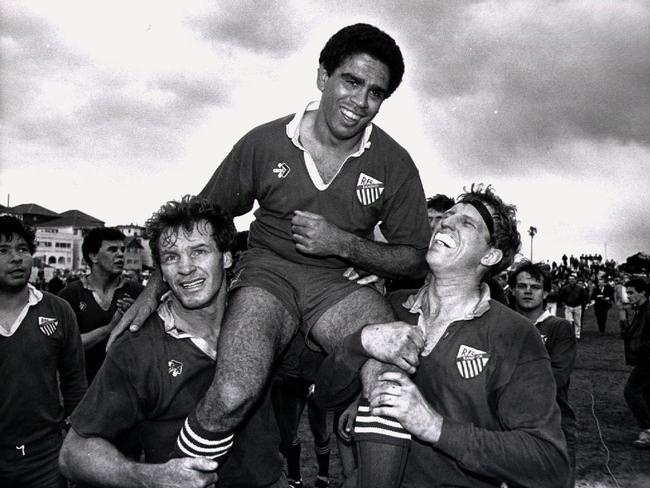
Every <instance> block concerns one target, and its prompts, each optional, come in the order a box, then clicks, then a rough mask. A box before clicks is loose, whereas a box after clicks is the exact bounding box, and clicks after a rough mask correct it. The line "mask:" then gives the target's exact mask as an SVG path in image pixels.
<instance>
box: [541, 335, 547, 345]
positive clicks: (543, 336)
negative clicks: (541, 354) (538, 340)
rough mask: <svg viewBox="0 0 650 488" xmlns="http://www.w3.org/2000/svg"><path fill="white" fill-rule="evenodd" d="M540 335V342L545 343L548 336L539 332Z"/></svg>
mask: <svg viewBox="0 0 650 488" xmlns="http://www.w3.org/2000/svg"><path fill="white" fill-rule="evenodd" d="M541 336H542V342H543V343H544V344H546V341H547V340H548V336H547V335H546V334H541Z"/></svg>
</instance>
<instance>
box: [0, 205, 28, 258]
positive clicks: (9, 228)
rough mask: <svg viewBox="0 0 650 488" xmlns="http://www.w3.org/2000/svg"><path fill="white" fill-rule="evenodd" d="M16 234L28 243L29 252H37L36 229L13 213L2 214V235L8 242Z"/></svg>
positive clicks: (0, 228) (0, 220)
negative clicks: (12, 214)
mask: <svg viewBox="0 0 650 488" xmlns="http://www.w3.org/2000/svg"><path fill="white" fill-rule="evenodd" d="M14 234H16V235H18V236H20V237H22V238H23V239H24V240H25V242H26V243H27V249H29V254H32V255H33V254H34V253H35V252H36V233H35V232H34V229H32V228H31V227H28V226H26V225H25V224H23V221H22V220H20V219H17V218H16V217H13V216H11V215H2V216H0V235H1V236H3V237H4V238H5V240H6V241H7V242H9V241H11V240H13V236H14Z"/></svg>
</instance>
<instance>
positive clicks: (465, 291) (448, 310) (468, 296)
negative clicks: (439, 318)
mask: <svg viewBox="0 0 650 488" xmlns="http://www.w3.org/2000/svg"><path fill="white" fill-rule="evenodd" d="M428 294H429V299H430V300H434V301H437V302H438V304H439V307H438V308H439V309H440V311H441V312H442V313H444V314H445V315H447V316H449V317H462V316H464V315H465V312H466V311H467V310H468V309H469V308H471V307H472V306H474V307H475V306H476V305H478V302H479V301H480V299H481V282H480V281H477V280H476V279H472V278H468V276H467V275H464V274H462V273H461V274H452V275H450V274H447V275H442V276H438V275H436V274H432V276H431V278H430V280H429V285H428Z"/></svg>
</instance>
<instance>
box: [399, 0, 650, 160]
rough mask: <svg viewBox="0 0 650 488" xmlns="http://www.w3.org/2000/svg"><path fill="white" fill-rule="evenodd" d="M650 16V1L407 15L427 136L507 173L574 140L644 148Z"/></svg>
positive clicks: (648, 129) (470, 7)
mask: <svg viewBox="0 0 650 488" xmlns="http://www.w3.org/2000/svg"><path fill="white" fill-rule="evenodd" d="M648 14H650V4H648V3H647V2H618V1H617V2H599V3H597V4H594V3H593V2H549V3H543V4H540V3H539V2H533V1H518V2H502V1H488V2H478V3H471V4H466V5H465V6H464V7H461V8H459V9H457V10H456V11H455V12H451V11H449V10H445V11H443V12H442V13H441V15H434V12H429V18H430V22H420V23H419V24H418V23H417V22H414V19H412V18H411V20H410V21H407V22H410V23H408V25H407V27H406V30H405V32H407V36H408V38H409V41H408V42H409V44H411V45H412V46H413V47H414V48H415V49H416V51H415V56H413V57H414V59H413V60H412V61H411V63H410V66H411V70H412V72H411V76H413V77H414V78H415V80H414V81H415V83H416V85H417V87H418V88H419V89H421V90H422V92H423V93H425V94H426V97H425V99H424V100H423V107H424V108H425V110H429V111H430V113H431V114H432V115H433V116H432V117H430V118H429V120H430V128H429V129H430V131H431V132H432V134H434V137H436V135H437V139H438V141H437V143H438V144H441V145H444V146H445V147H446V148H447V149H448V150H449V151H451V152H453V153H455V155H456V156H457V159H460V160H463V161H468V162H471V161H472V160H474V161H478V162H481V161H482V162H484V161H486V160H487V161H490V160H491V161H498V162H499V164H500V165H501V167H502V169H503V170H504V171H511V170H513V169H515V168H516V167H517V164H518V161H519V158H520V156H521V155H522V153H527V154H529V153H531V152H533V153H534V152H537V153H544V152H546V151H548V150H549V148H550V147H552V146H553V145H554V144H557V143H565V142H567V141H571V140H573V139H591V140H595V141H598V140H605V139H608V140H613V141H614V142H615V143H617V144H628V143H640V144H644V145H650V84H649V83H647V80H648V79H650V56H648V55H647V53H648V52H650V36H648V34H647V32H648V31H647V21H648ZM418 39H419V40H420V41H419V43H418V42H417V40H418ZM644 80H645V81H644Z"/></svg>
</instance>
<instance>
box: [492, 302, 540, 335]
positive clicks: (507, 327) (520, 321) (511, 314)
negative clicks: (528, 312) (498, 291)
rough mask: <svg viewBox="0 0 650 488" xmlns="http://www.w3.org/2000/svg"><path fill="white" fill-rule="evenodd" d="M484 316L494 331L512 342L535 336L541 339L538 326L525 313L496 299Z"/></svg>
mask: <svg viewBox="0 0 650 488" xmlns="http://www.w3.org/2000/svg"><path fill="white" fill-rule="evenodd" d="M480 318H482V319H483V320H484V321H485V322H486V323H487V325H489V326H490V327H491V329H492V333H496V334H498V335H499V336H500V337H502V338H504V337H505V338H509V339H510V341H511V342H525V341H527V340H528V339H529V338H531V337H533V338H536V339H539V332H538V331H537V327H535V325H534V324H533V323H532V322H530V321H529V320H528V319H527V318H526V317H524V316H523V315H521V314H519V313H517V312H515V311H514V310H512V309H511V308H510V307H507V306H505V305H504V304H502V303H499V302H497V301H495V300H490V310H488V311H487V312H486V313H485V314H484V315H482V316H481V317H480Z"/></svg>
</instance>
